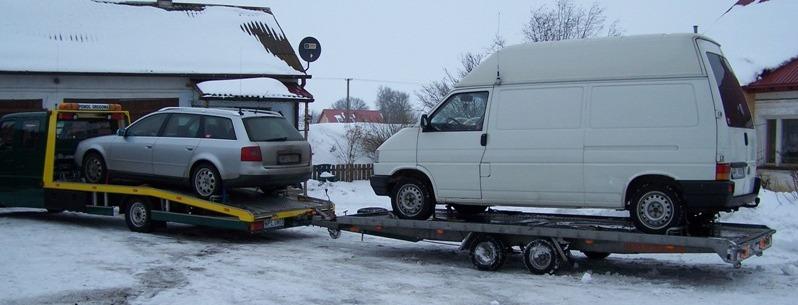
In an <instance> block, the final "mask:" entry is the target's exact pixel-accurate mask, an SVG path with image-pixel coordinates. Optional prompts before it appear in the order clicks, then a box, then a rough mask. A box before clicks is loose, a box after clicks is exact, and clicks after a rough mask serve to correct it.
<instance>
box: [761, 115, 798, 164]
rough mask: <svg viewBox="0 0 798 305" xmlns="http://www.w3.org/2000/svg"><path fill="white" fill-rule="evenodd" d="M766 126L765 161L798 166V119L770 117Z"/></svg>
mask: <svg viewBox="0 0 798 305" xmlns="http://www.w3.org/2000/svg"><path fill="white" fill-rule="evenodd" d="M765 127H766V130H765V132H766V134H765V136H766V138H765V151H764V152H765V163H767V164H768V165H771V166H773V165H775V166H790V167H792V166H798V119H770V120H767V124H766V126H765Z"/></svg>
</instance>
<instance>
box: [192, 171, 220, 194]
mask: <svg viewBox="0 0 798 305" xmlns="http://www.w3.org/2000/svg"><path fill="white" fill-rule="evenodd" d="M191 187H192V189H193V190H194V193H195V194H197V196H199V197H201V198H205V199H207V198H210V197H211V196H213V195H218V194H219V193H220V192H221V190H222V177H221V175H219V171H218V170H216V168H215V167H214V166H213V165H210V164H207V163H203V164H200V165H197V167H196V168H194V171H193V172H192V174H191Z"/></svg>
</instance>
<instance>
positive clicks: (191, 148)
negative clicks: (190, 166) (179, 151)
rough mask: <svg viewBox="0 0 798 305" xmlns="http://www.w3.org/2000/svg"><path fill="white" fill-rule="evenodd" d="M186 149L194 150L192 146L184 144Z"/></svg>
mask: <svg viewBox="0 0 798 305" xmlns="http://www.w3.org/2000/svg"><path fill="white" fill-rule="evenodd" d="M186 150H188V151H193V150H194V147H191V146H186Z"/></svg>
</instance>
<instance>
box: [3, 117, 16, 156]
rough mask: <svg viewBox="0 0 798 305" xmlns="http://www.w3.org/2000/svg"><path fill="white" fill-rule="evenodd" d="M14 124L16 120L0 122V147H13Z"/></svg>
mask: <svg viewBox="0 0 798 305" xmlns="http://www.w3.org/2000/svg"><path fill="white" fill-rule="evenodd" d="M14 125H16V121H14V120H10V121H4V122H3V123H2V124H0V149H12V148H13V147H14Z"/></svg>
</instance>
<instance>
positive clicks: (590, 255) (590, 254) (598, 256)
mask: <svg viewBox="0 0 798 305" xmlns="http://www.w3.org/2000/svg"><path fill="white" fill-rule="evenodd" d="M582 254H584V255H585V256H587V259H592V260H602V259H605V258H607V257H608V256H610V253H608V252H594V251H582Z"/></svg>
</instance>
